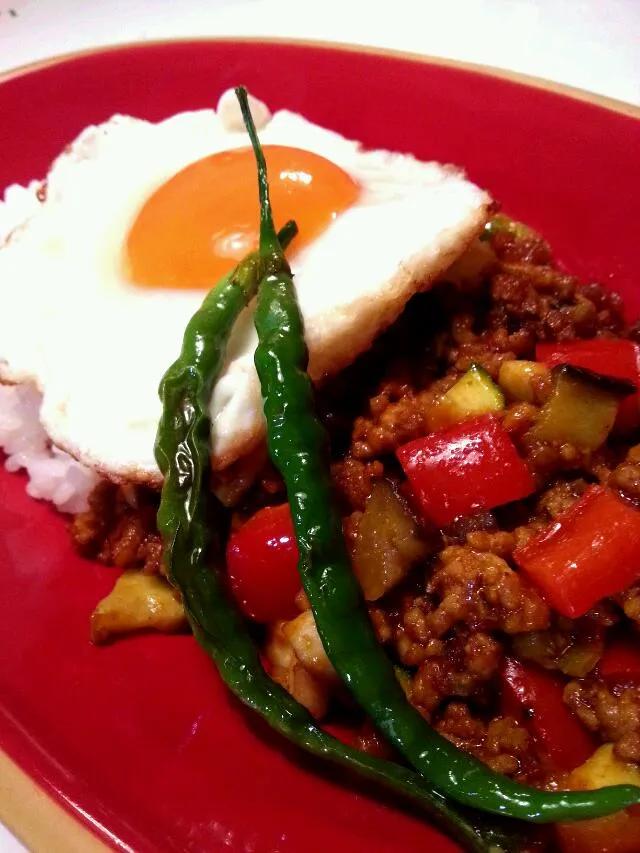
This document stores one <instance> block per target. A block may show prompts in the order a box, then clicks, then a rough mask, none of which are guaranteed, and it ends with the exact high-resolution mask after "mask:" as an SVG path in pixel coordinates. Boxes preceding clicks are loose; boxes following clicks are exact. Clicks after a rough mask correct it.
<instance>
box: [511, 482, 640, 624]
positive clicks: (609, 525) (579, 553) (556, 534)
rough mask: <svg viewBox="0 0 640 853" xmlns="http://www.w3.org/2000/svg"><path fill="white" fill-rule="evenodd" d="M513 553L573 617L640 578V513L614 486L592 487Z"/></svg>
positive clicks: (556, 604)
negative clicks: (625, 501) (616, 492)
mask: <svg viewBox="0 0 640 853" xmlns="http://www.w3.org/2000/svg"><path fill="white" fill-rule="evenodd" d="M513 557H514V559H515V561H516V562H517V563H518V565H519V566H520V568H521V569H522V571H523V572H525V573H526V574H527V575H528V577H529V578H530V579H531V580H532V581H533V583H535V584H536V585H537V586H538V587H539V588H540V589H541V590H542V592H543V594H544V596H545V598H546V599H547V601H548V602H549V603H550V604H551V605H552V606H553V607H554V608H555V609H556V610H558V611H559V612H560V613H562V615H563V616H568V617H570V618H572V619H574V618H576V617H577V616H582V615H584V614H585V613H586V612H587V611H588V610H589V609H590V608H591V607H592V606H593V605H594V604H595V603H596V602H597V601H599V600H600V599H601V598H604V597H606V596H609V595H614V594H615V593H617V592H620V590H623V589H626V587H627V586H629V585H630V584H631V583H633V582H634V581H635V580H637V579H638V578H639V577H640V512H639V511H638V510H637V509H634V508H633V507H632V506H630V505H629V504H626V503H624V502H623V501H622V500H621V498H619V497H618V496H617V495H616V494H615V493H614V492H613V491H611V490H610V489H606V488H604V487H602V486H590V487H589V488H588V489H587V490H586V491H585V493H584V494H583V496H582V497H581V498H580V499H579V500H578V501H577V502H576V503H575V504H573V506H572V507H570V508H569V510H568V511H567V512H566V513H564V514H563V515H562V516H561V517H560V518H559V519H557V520H556V521H555V522H554V523H553V524H551V525H550V526H549V527H548V528H546V529H545V530H543V531H542V532H541V533H539V534H538V535H537V536H534V537H533V538H531V539H530V540H529V541H528V542H527V543H526V544H525V545H522V546H521V547H520V548H517V549H516V550H515V551H514V554H513Z"/></svg>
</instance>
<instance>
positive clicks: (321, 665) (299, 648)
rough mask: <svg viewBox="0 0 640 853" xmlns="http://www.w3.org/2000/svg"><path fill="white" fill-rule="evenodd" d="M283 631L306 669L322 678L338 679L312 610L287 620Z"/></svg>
mask: <svg viewBox="0 0 640 853" xmlns="http://www.w3.org/2000/svg"><path fill="white" fill-rule="evenodd" d="M282 631H283V633H284V635H285V637H286V638H287V640H288V641H289V643H290V644H291V647H292V649H293V651H294V652H295V655H296V657H297V659H298V660H299V661H300V663H301V664H302V665H303V666H304V668H305V669H307V670H308V671H309V672H311V673H313V674H314V675H317V676H319V677H320V678H326V679H329V680H336V679H337V677H338V676H337V675H336V671H335V670H334V668H333V666H332V665H331V662H330V660H329V658H328V657H327V653H326V652H325V650H324V646H323V645H322V640H321V639H320V636H319V634H318V629H317V628H316V623H315V620H314V618H313V613H312V612H311V611H310V610H305V611H304V612H303V613H301V614H300V615H299V616H296V618H295V619H292V620H291V621H290V622H286V623H285V624H284V625H283V628H282Z"/></svg>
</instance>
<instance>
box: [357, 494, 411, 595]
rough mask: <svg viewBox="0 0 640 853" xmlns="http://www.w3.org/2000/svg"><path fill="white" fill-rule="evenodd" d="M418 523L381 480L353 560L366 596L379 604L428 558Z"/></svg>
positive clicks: (360, 526) (362, 524)
mask: <svg viewBox="0 0 640 853" xmlns="http://www.w3.org/2000/svg"><path fill="white" fill-rule="evenodd" d="M426 553H427V546H426V544H425V542H424V541H423V539H422V538H421V535H420V529H419V527H418V524H417V523H416V521H415V520H414V518H413V516H412V515H411V513H410V512H409V510H408V509H407V508H406V506H405V505H404V504H403V502H402V501H401V500H400V498H399V497H398V496H397V495H396V493H395V492H394V491H393V488H392V487H391V485H390V484H389V483H388V482H386V481H385V480H381V481H380V482H378V483H376V484H375V485H374V487H373V491H372V492H371V495H370V496H369V499H368V500H367V504H366V506H365V510H364V513H363V514H362V517H361V519H360V522H359V524H358V530H357V535H356V538H355V543H354V546H353V550H352V554H351V559H352V563H353V570H354V572H355V575H356V577H357V578H358V581H359V582H360V586H361V587H362V591H363V593H364V597H365V598H366V599H367V601H376V600H377V599H378V598H380V597H381V596H383V595H384V594H385V592H387V591H388V590H390V589H391V588H392V587H394V586H395V585H396V584H398V583H399V582H400V581H401V580H402V579H403V578H404V577H405V576H406V575H407V574H408V573H409V572H410V571H411V568H412V566H413V565H414V564H415V563H416V562H417V561H418V560H420V559H422V558H423V557H425V556H426Z"/></svg>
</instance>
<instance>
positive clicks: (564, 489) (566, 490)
mask: <svg viewBox="0 0 640 853" xmlns="http://www.w3.org/2000/svg"><path fill="white" fill-rule="evenodd" d="M586 488H587V483H586V482H585V480H583V479H578V480H560V481H558V482H556V483H554V484H553V485H552V486H550V488H548V489H547V490H546V491H545V492H543V493H542V495H541V496H540V498H539V499H538V504H537V512H538V513H539V514H544V515H545V516H546V517H547V518H548V519H549V520H550V521H555V519H556V518H558V517H559V516H561V515H563V514H564V513H565V512H566V511H567V510H568V509H569V507H571V506H573V504H574V503H575V502H576V501H577V500H578V498H579V497H580V495H581V494H582V493H583V492H584V490H585V489H586Z"/></svg>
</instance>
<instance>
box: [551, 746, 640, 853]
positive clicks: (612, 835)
mask: <svg viewBox="0 0 640 853" xmlns="http://www.w3.org/2000/svg"><path fill="white" fill-rule="evenodd" d="M620 784H622V785H626V784H631V785H638V784H640V770H638V766H637V765H635V764H627V763H625V762H623V761H620V760H619V759H618V758H616V757H615V755H614V753H613V745H612V744H610V743H607V744H604V745H603V746H601V747H599V749H597V750H596V751H595V752H594V754H593V755H592V756H591V757H590V758H589V759H588V760H587V761H586V762H585V763H584V764H582V765H581V766H580V767H577V768H576V769H575V770H574V771H573V773H571V775H570V776H569V780H568V785H567V787H569V788H572V789H574V790H576V789H577V790H584V789H586V790H590V789H594V788H601V787H603V786H604V785H620ZM557 835H558V841H559V842H560V847H561V849H562V851H563V853H638V849H639V844H640V815H638V814H637V812H636V810H635V809H630V810H628V811H623V812H619V813H618V814H615V815H609V816H608V817H604V818H600V819H599V820H588V821H580V822H578V823H572V824H560V825H559V826H558V827H557Z"/></svg>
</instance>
